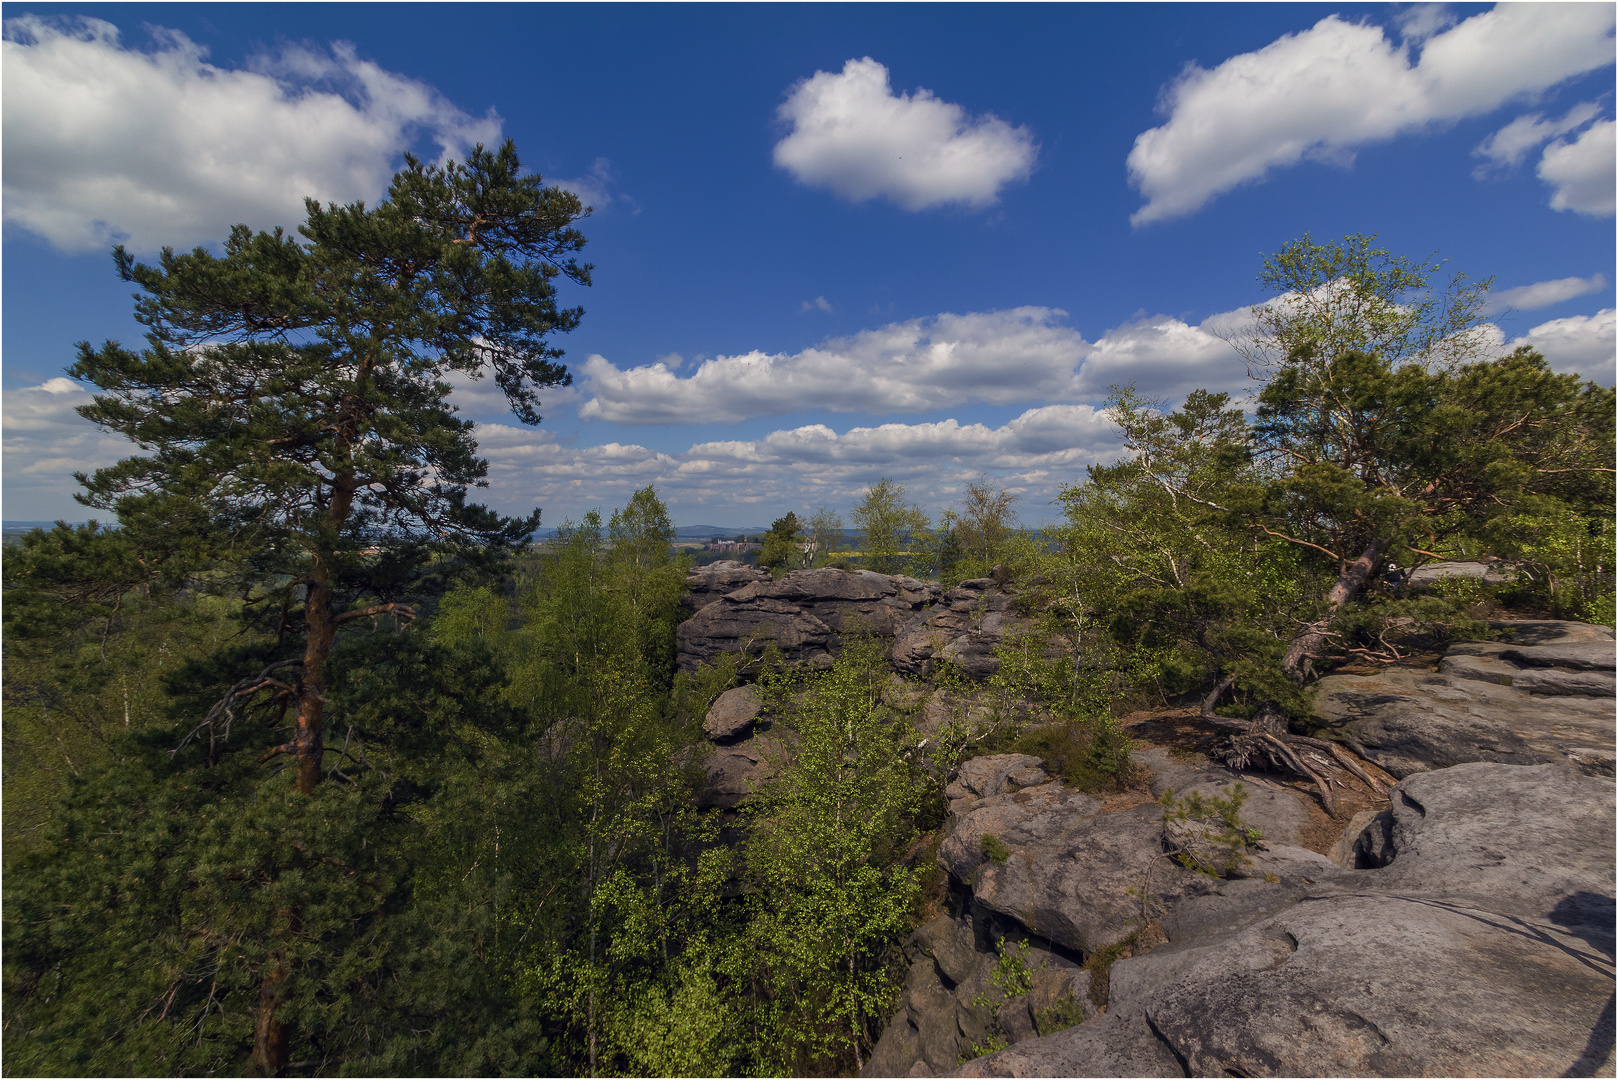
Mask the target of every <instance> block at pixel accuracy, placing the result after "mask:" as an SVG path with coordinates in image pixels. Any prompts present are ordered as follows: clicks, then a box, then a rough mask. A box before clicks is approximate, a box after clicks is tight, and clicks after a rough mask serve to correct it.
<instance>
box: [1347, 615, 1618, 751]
mask: <svg viewBox="0 0 1618 1080" xmlns="http://www.w3.org/2000/svg"><path fill="white" fill-rule="evenodd" d="M1494 625H1495V626H1497V627H1498V628H1500V629H1501V630H1503V631H1505V632H1506V633H1508V634H1510V635H1511V639H1510V640H1508V641H1501V642H1468V643H1463V644H1458V645H1454V646H1452V647H1451V648H1450V649H1449V650H1448V652H1447V653H1446V654H1445V656H1444V659H1443V660H1442V661H1441V662H1440V664H1439V670H1438V671H1437V672H1430V671H1420V670H1416V669H1412V668H1393V669H1390V670H1387V671H1383V672H1380V673H1378V674H1376V675H1331V676H1327V677H1326V678H1324V679H1321V680H1320V682H1319V683H1318V684H1317V687H1316V691H1315V708H1316V711H1317V712H1318V713H1319V714H1320V715H1321V716H1322V717H1324V718H1326V719H1327V720H1328V721H1329V722H1330V724H1331V726H1332V727H1333V728H1335V729H1336V731H1337V732H1339V733H1340V735H1341V737H1342V738H1343V740H1344V741H1345V742H1347V743H1348V744H1349V745H1350V746H1353V747H1354V748H1355V749H1356V750H1358V751H1360V752H1361V753H1363V754H1364V755H1365V756H1366V757H1367V758H1369V759H1370V760H1372V761H1374V762H1376V763H1377V764H1378V765H1380V766H1382V767H1383V768H1384V769H1387V770H1388V771H1389V772H1390V773H1392V774H1393V775H1394V776H1397V777H1401V778H1403V777H1407V776H1412V775H1414V774H1416V773H1419V772H1425V771H1428V770H1431V769H1442V768H1447V767H1449V766H1451V765H1459V764H1462V763H1464V762H1469V761H1493V762H1500V763H1504V764H1514V765H1535V764H1541V763H1545V762H1567V763H1571V764H1572V765H1573V766H1574V767H1576V768H1578V769H1580V770H1581V771H1585V772H1589V773H1592V774H1599V775H1604V776H1612V775H1613V771H1614V741H1615V739H1614V719H1613V716H1614V713H1613V705H1614V692H1615V684H1614V681H1613V676H1612V674H1611V670H1612V665H1613V640H1612V632H1611V630H1609V629H1607V628H1606V627H1599V626H1589V625H1587V624H1583V623H1568V622H1555V621H1551V620H1541V621H1524V622H1500V623H1496V624H1494Z"/></svg>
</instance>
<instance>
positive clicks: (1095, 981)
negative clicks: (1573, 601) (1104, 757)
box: [865, 622, 1615, 1076]
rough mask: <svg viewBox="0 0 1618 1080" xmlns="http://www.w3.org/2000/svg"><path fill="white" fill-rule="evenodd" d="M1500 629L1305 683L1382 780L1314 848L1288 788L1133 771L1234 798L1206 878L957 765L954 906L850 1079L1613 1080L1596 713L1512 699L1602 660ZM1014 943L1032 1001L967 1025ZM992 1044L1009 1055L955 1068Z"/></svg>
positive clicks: (947, 849) (1100, 803)
mask: <svg viewBox="0 0 1618 1080" xmlns="http://www.w3.org/2000/svg"><path fill="white" fill-rule="evenodd" d="M1508 629H1510V630H1511V631H1512V634H1511V637H1510V639H1509V640H1507V641H1503V642H1498V643H1487V644H1483V645H1463V646H1456V647H1454V648H1452V649H1451V650H1450V651H1449V654H1448V655H1447V656H1446V658H1445V660H1444V661H1443V664H1444V666H1443V668H1442V669H1441V670H1440V671H1437V672H1393V673H1385V674H1384V675H1380V676H1376V677H1373V678H1368V679H1367V678H1365V677H1360V681H1358V682H1356V681H1353V678H1352V677H1334V678H1336V679H1337V680H1339V681H1337V682H1335V683H1334V682H1333V680H1332V679H1328V680H1323V685H1322V689H1321V698H1322V699H1323V700H1326V701H1327V702H1328V707H1329V708H1337V709H1339V710H1341V713H1340V715H1339V717H1338V718H1337V719H1338V721H1339V722H1340V723H1342V724H1343V725H1344V726H1345V727H1346V728H1348V729H1349V734H1351V735H1357V736H1358V737H1359V738H1360V739H1363V740H1365V749H1366V751H1367V753H1368V755H1369V756H1371V758H1372V760H1374V761H1378V762H1379V763H1382V764H1386V765H1388V767H1389V768H1390V769H1391V770H1392V771H1393V772H1394V773H1395V775H1398V776H1401V777H1402V778H1403V779H1402V780H1401V782H1400V783H1399V784H1398V785H1397V786H1396V787H1395V788H1394V790H1393V792H1392V795H1391V800H1390V803H1389V804H1384V805H1386V807H1387V808H1386V809H1383V810H1381V811H1380V812H1379V811H1377V810H1375V809H1374V808H1373V809H1371V810H1366V811H1363V812H1361V813H1358V814H1354V815H1353V816H1352V818H1351V819H1350V820H1348V821H1347V823H1346V827H1345V826H1344V824H1343V822H1342V819H1338V828H1340V829H1341V830H1342V831H1341V835H1340V836H1337V837H1336V842H1335V843H1333V842H1332V834H1329V833H1327V834H1324V835H1325V836H1326V837H1327V838H1326V839H1325V840H1324V841H1322V835H1323V834H1322V828H1323V825H1322V822H1323V821H1324V820H1325V819H1324V818H1323V816H1322V815H1321V813H1320V811H1319V809H1318V807H1316V806H1314V805H1313V804H1312V801H1311V800H1310V799H1309V798H1308V797H1307V796H1306V795H1305V794H1304V793H1303V792H1302V791H1301V790H1299V789H1298V788H1297V787H1295V786H1292V785H1287V784H1282V783H1277V782H1275V781H1274V780H1272V779H1271V778H1268V777H1265V776H1263V775H1259V774H1252V773H1247V774H1243V773H1238V772H1235V771H1233V770H1229V769H1225V768H1222V767H1219V766H1214V765H1209V764H1206V763H1204V762H1200V761H1195V760H1190V759H1187V758H1185V757H1183V756H1175V755H1173V754H1170V753H1169V752H1168V751H1166V750H1163V749H1157V748H1152V749H1146V750H1142V751H1137V754H1136V763H1137V764H1138V765H1140V766H1141V767H1142V768H1144V769H1147V770H1150V772H1151V774H1152V780H1151V783H1150V794H1151V795H1159V794H1162V792H1163V791H1164V790H1165V789H1167V788H1173V789H1174V790H1175V791H1176V792H1177V793H1178V794H1179V795H1180V796H1182V797H1184V796H1185V795H1186V794H1187V793H1188V792H1198V793H1200V794H1202V795H1203V796H1204V797H1205V798H1208V797H1216V796H1219V795H1220V794H1221V793H1226V794H1228V793H1229V792H1230V790H1231V785H1233V784H1234V783H1237V782H1240V783H1242V784H1244V786H1245V788H1246V790H1247V793H1248V797H1247V800H1246V802H1245V803H1244V805H1243V807H1242V819H1243V821H1244V822H1247V823H1250V824H1252V825H1254V826H1256V827H1258V828H1259V829H1261V830H1262V832H1263V834H1264V840H1263V842H1262V843H1261V844H1259V845H1258V846H1257V847H1256V848H1255V849H1253V850H1251V851H1250V853H1249V861H1248V862H1247V863H1246V864H1245V865H1241V866H1233V867H1231V868H1230V872H1229V873H1227V874H1226V875H1225V876H1223V877H1220V878H1214V879H1210V878H1207V877H1202V876H1197V875H1193V874H1191V873H1190V872H1189V871H1188V870H1186V869H1184V868H1183V867H1180V866H1178V865H1177V864H1176V863H1174V862H1173V861H1172V859H1170V858H1169V855H1170V854H1171V853H1172V852H1173V851H1174V850H1175V848H1176V847H1180V848H1185V847H1194V846H1195V845H1196V844H1198V843H1200V842H1203V841H1204V840H1205V839H1206V837H1205V836H1199V835H1198V833H1197V831H1196V830H1195V829H1194V828H1187V827H1185V826H1183V825H1175V824H1174V823H1165V822H1164V820H1163V813H1162V807H1160V806H1158V805H1157V804H1156V803H1152V802H1148V801H1147V795H1146V793H1144V792H1143V793H1141V794H1139V795H1138V796H1137V797H1136V799H1135V800H1134V801H1135V805H1129V803H1130V800H1129V799H1127V798H1124V797H1122V796H1113V797H1109V798H1107V799H1105V800H1101V799H1097V798H1095V797H1092V796H1088V795H1084V794H1082V793H1079V792H1073V791H1068V790H1066V789H1065V788H1063V786H1062V785H1061V784H1060V783H1059V782H1055V781H1052V780H1051V779H1050V778H1049V777H1047V776H1046V775H1045V772H1044V770H1043V768H1041V766H1040V762H1039V761H1038V759H1034V758H1029V757H1026V756H1023V755H997V756H993V757H984V758H978V759H974V760H972V761H969V762H967V763H966V764H965V765H964V766H963V767H962V769H961V771H960V775H959V778H958V779H957V781H956V783H955V784H953V785H951V787H950V789H949V790H948V792H947V794H948V795H949V797H950V801H951V821H952V832H951V833H950V835H949V836H948V837H947V838H946V840H945V841H944V843H943V845H942V846H941V848H940V849H939V862H940V864H941V865H942V866H943V867H945V868H946V869H947V870H948V872H949V873H950V875H951V877H952V879H953V880H954V881H955V882H956V883H957V897H958V903H957V904H956V906H955V907H954V909H953V911H954V913H953V914H951V915H942V916H939V917H938V918H936V919H934V920H933V921H932V922H929V923H928V924H926V925H925V926H923V927H922V928H921V929H920V930H918V931H917V933H916V934H915V935H914V936H913V937H912V939H911V941H910V943H909V944H908V946H907V950H906V957H907V959H908V960H909V961H910V970H909V974H908V977H907V979H906V983H905V991H904V995H903V997H902V999H901V1002H900V1006H899V1010H898V1012H897V1014H896V1015H895V1016H894V1018H893V1021H892V1023H890V1024H889V1026H888V1028H887V1029H886V1030H885V1032H884V1033H883V1036H882V1039H881V1041H880V1042H879V1043H878V1045H877V1046H876V1048H875V1049H874V1050H873V1052H872V1055H871V1057H870V1059H869V1062H868V1065H867V1068H866V1070H865V1075H868V1076H879V1075H909V1076H927V1075H943V1074H946V1073H953V1074H955V1075H966V1076H1165V1075H1192V1076H1221V1075H1291V1076H1313V1075H1431V1074H1435V1073H1437V1074H1446V1075H1457V1074H1488V1075H1507V1076H1510V1075H1571V1076H1578V1075H1607V1076H1610V1075H1613V1071H1614V1060H1613V1041H1614V1025H1613V1001H1614V967H1613V953H1614V918H1615V916H1614V892H1615V889H1614V862H1613V845H1614V831H1613V822H1614V813H1615V807H1614V789H1613V784H1612V781H1611V779H1610V770H1611V765H1610V762H1611V759H1612V750H1613V742H1614V726H1613V697H1612V692H1611V691H1610V690H1607V691H1606V692H1605V696H1604V697H1593V696H1588V695H1586V694H1579V693H1569V692H1565V691H1564V692H1561V693H1545V692H1543V691H1541V690H1538V689H1532V690H1525V689H1523V688H1522V686H1523V684H1524V682H1525V681H1526V685H1527V686H1528V687H1534V688H1537V687H1540V686H1543V685H1547V684H1545V683H1543V682H1536V681H1535V676H1541V677H1542V676H1544V675H1545V674H1546V673H1555V674H1553V675H1552V676H1551V677H1552V678H1555V679H1560V680H1565V679H1567V678H1571V677H1573V676H1581V675H1606V676H1607V677H1608V678H1610V672H1611V671H1612V655H1613V654H1612V637H1611V632H1610V631H1607V630H1605V629H1604V628H1599V627H1586V626H1582V625H1580V624H1567V623H1545V622H1541V623H1515V624H1512V625H1511V626H1510V627H1509V628H1508ZM1508 679H1509V680H1510V681H1509V683H1507V682H1506V681H1505V680H1508ZM1368 684H1374V685H1368ZM1556 685H1557V686H1558V687H1565V686H1568V685H1573V686H1580V685H1584V684H1581V683H1578V682H1572V683H1569V682H1567V681H1562V682H1558V683H1557V684H1556ZM1591 685H1595V684H1591ZM1597 689H1598V690H1599V689H1600V688H1599V686H1598V687H1597ZM1355 695H1358V696H1357V697H1356V696H1355ZM1395 705H1397V706H1399V707H1400V708H1402V709H1404V710H1405V714H1406V715H1414V716H1418V717H1424V720H1423V722H1424V724H1425V725H1426V726H1425V727H1424V728H1418V727H1417V725H1416V724H1414V723H1413V722H1408V721H1407V727H1408V728H1414V729H1416V730H1417V734H1418V736H1421V735H1423V733H1425V734H1424V738H1425V741H1423V738H1421V737H1407V741H1406V742H1405V743H1401V744H1398V745H1399V746H1401V747H1405V748H1407V749H1408V747H1409V746H1410V745H1415V746H1417V748H1418V749H1419V751H1420V752H1419V753H1407V755H1406V757H1405V758H1403V759H1401V758H1400V757H1399V755H1398V754H1396V753H1394V752H1393V749H1392V747H1391V745H1390V744H1387V743H1382V742H1378V741H1377V736H1376V735H1375V732H1377V731H1379V730H1383V729H1385V728H1387V727H1389V726H1391V725H1390V723H1389V721H1388V719H1387V715H1388V714H1387V712H1386V710H1389V709H1391V708H1393V707H1394V706H1395ZM1350 709H1357V710H1359V711H1358V712H1351V711H1350ZM1435 717H1436V719H1435ZM1379 724H1380V725H1383V727H1382V728H1379V727H1378V725H1379ZM1441 724H1444V725H1447V726H1444V727H1441V726H1440V725H1441ZM1435 733H1439V734H1442V736H1443V737H1442V738H1439V737H1437V734H1435ZM1506 735H1511V736H1514V737H1515V739H1516V740H1517V741H1516V742H1513V743H1510V744H1509V745H1508V746H1505V747H1502V743H1505V742H1506V741H1507V740H1506V739H1505V736H1506ZM1378 750H1380V751H1381V756H1380V757H1379V756H1378V755H1377V751H1378ZM1508 754H1509V755H1512V756H1507V755H1508ZM1602 755H1605V756H1604V757H1603V756H1602ZM1453 759H1458V760H1453ZM1602 761H1605V762H1607V763H1608V764H1607V765H1605V766H1604V767H1605V769H1606V770H1607V773H1606V775H1600V773H1601V771H1602V769H1603V765H1602V764H1601V762H1602ZM1394 766H1399V768H1394ZM1401 770H1402V771H1401ZM1365 797H1366V798H1370V793H1369V792H1366V793H1365ZM1306 835H1308V836H1309V837H1310V840H1309V842H1310V844H1311V845H1314V846H1318V847H1320V849H1321V851H1324V852H1327V853H1329V856H1328V854H1322V853H1320V852H1317V851H1315V850H1310V849H1308V848H1306V847H1305V846H1304V838H1305V836H1306ZM985 836H988V837H991V838H992V842H989V841H985V839H984V837H985ZM1143 868H1146V869H1145V870H1143ZM1143 879H1146V880H1149V881H1150V886H1149V887H1148V888H1144V889H1143V888H1142V881H1143ZM1143 904H1144V905H1146V907H1147V908H1149V909H1150V913H1151V914H1152V916H1153V918H1152V919H1151V921H1150V923H1148V922H1147V921H1146V920H1145V919H1144V918H1143V907H1142V905H1143ZM1143 930H1150V931H1151V933H1152V934H1154V935H1157V936H1156V937H1155V940H1157V941H1159V942H1160V943H1159V944H1157V945H1155V947H1150V948H1146V946H1148V945H1150V942H1151V940H1154V938H1143V939H1137V937H1134V936H1131V935H1134V934H1136V932H1137V931H1143ZM1164 938H1166V940H1163V939H1164ZM1023 939H1026V940H1028V941H1030V942H1031V949H1030V951H1029V953H1028V954H1027V955H1028V956H1029V957H1030V958H1036V957H1037V960H1035V961H1034V962H1031V963H1030V965H1029V966H1030V968H1035V967H1037V970H1038V975H1039V979H1041V980H1043V981H1042V982H1041V983H1040V984H1039V985H1040V986H1041V987H1042V989H1041V990H1040V996H1039V997H1038V998H1037V1000H1036V996H1035V994H1034V993H1033V992H1032V991H1031V992H1030V993H1029V994H1028V995H1026V997H1025V998H1018V999H1015V1000H1012V1001H1005V1002H1004V1003H1003V1005H1002V1006H1001V1007H1000V1008H999V1010H998V1012H999V1015H998V1016H996V1015H991V1013H990V1012H989V1010H987V1009H985V1008H984V1007H983V1005H984V1003H985V1002H993V1001H996V1000H999V999H997V998H996V995H995V993H994V991H993V988H992V987H990V986H989V984H988V982H987V981H986V980H988V979H989V975H990V973H991V972H992V971H993V970H994V967H995V963H996V959H997V957H996V953H995V941H996V940H1003V941H1013V942H1014V941H1018V940H1023ZM1119 950H1122V951H1123V953H1124V956H1125V958H1123V959H1119V960H1117V961H1116V962H1113V963H1112V964H1111V965H1110V967H1109V966H1108V965H1106V964H1105V963H1101V964H1099V965H1098V964H1096V963H1088V964H1085V962H1086V961H1087V960H1093V959H1095V958H1097V957H1103V956H1110V955H1113V954H1115V953H1116V952H1117V951H1119ZM1079 964H1085V967H1083V968H1081V967H1078V966H1077V965H1079ZM1063 995H1066V996H1065V997H1064V996H1063ZM1103 1003H1105V1008H1104V1009H1103V1008H1102V1004H1103ZM1058 1004H1064V1005H1065V1006H1066V1007H1065V1008H1056V1007H1055V1006H1056V1005H1058ZM1080 1012H1082V1016H1083V1022H1081V1023H1077V1024H1076V1025H1074V1026H1071V1027H1067V1028H1066V1029H1065V1030H1060V1031H1056V1032H1054V1033H1053V1032H1052V1031H1051V1030H1050V1027H1051V1026H1053V1025H1052V1023H1051V1020H1052V1018H1053V1017H1059V1018H1061V1019H1060V1020H1059V1022H1058V1023H1057V1024H1055V1025H1054V1026H1060V1025H1061V1024H1065V1023H1070V1022H1071V1021H1073V1020H1075V1019H1078V1018H1079V1016H1078V1014H1079V1013H1080ZM1041 1017H1043V1018H1044V1019H1045V1021H1046V1026H1044V1027H1041V1025H1040V1022H1039V1021H1040V1018H1041ZM991 1035H992V1036H995V1037H997V1038H998V1039H999V1040H1000V1042H1001V1043H1005V1042H1009V1043H1010V1044H1011V1045H1010V1046H1009V1047H1007V1048H1006V1049H1003V1050H999V1051H997V1052H994V1053H990V1054H988V1055H987V1056H982V1057H976V1058H973V1057H972V1055H973V1054H974V1053H976V1052H977V1051H979V1050H981V1049H983V1048H985V1047H986V1046H987V1045H989V1042H988V1040H989V1038H990V1037H991ZM965 1059H971V1060H967V1061H966V1063H965V1064H964V1065H962V1064H960V1063H961V1062H962V1061H963V1060H965Z"/></svg>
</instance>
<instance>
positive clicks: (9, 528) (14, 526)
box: [0, 521, 118, 536]
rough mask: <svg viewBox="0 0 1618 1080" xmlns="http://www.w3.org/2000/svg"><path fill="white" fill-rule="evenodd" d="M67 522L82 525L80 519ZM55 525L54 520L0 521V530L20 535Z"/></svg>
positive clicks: (105, 522)
mask: <svg viewBox="0 0 1618 1080" xmlns="http://www.w3.org/2000/svg"><path fill="white" fill-rule="evenodd" d="M68 524H69V525H83V524H84V522H82V521H70V522H68ZM101 524H103V525H112V526H113V527H116V526H117V525H118V522H117V521H111V522H107V521H103V522H101ZM55 525H56V522H54V521H0V532H3V533H5V534H6V535H7V536H12V535H20V534H22V533H26V532H33V531H34V530H35V529H50V528H53V527H55Z"/></svg>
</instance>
